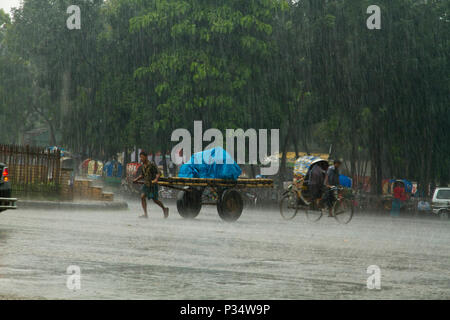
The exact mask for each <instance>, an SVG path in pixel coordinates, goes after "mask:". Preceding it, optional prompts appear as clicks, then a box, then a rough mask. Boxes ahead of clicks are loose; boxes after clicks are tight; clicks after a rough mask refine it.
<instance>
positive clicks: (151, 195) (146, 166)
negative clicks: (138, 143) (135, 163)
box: [134, 151, 169, 218]
mask: <svg viewBox="0 0 450 320" xmlns="http://www.w3.org/2000/svg"><path fill="white" fill-rule="evenodd" d="M139 157H140V158H141V162H142V173H141V175H140V176H139V177H137V178H136V179H134V182H135V183H136V182H138V181H139V180H142V179H143V180H144V185H143V187H142V194H141V201H142V209H144V215H142V216H139V218H148V215H147V200H146V199H145V198H146V197H147V199H149V200H150V199H153V202H155V203H156V204H157V205H158V206H160V207H161V209H163V212H164V218H167V217H168V216H169V208H166V207H164V205H163V204H162V202H161V201H159V200H158V184H157V183H158V179H159V177H160V176H161V173H160V172H159V169H158V167H157V166H156V164H155V163H153V162H150V161H149V160H148V155H147V153H145V152H144V151H142V152H141V153H140V154H139Z"/></svg>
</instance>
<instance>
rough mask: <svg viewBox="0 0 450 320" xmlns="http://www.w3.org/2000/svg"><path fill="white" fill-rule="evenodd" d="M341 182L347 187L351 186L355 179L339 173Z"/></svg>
mask: <svg viewBox="0 0 450 320" xmlns="http://www.w3.org/2000/svg"><path fill="white" fill-rule="evenodd" d="M339 184H340V185H341V186H343V187H345V188H351V187H352V184H353V181H352V179H351V178H349V177H347V176H344V175H343V174H340V175H339Z"/></svg>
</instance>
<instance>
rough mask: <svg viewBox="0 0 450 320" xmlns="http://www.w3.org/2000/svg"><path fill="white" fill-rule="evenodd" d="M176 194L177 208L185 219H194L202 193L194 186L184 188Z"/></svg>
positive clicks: (197, 212) (198, 210)
mask: <svg viewBox="0 0 450 320" xmlns="http://www.w3.org/2000/svg"><path fill="white" fill-rule="evenodd" d="M185 189H186V191H180V192H178V195H177V210H178V213H179V214H180V216H182V217H183V218H185V219H194V218H196V217H197V216H198V214H199V213H200V210H201V208H202V193H201V192H200V191H199V190H197V189H194V188H188V187H186V188H185Z"/></svg>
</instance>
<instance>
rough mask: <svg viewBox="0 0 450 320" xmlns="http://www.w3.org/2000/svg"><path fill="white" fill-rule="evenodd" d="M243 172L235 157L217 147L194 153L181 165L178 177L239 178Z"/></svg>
mask: <svg viewBox="0 0 450 320" xmlns="http://www.w3.org/2000/svg"><path fill="white" fill-rule="evenodd" d="M241 173H242V170H241V168H240V167H239V166H238V165H237V164H236V162H235V161H234V160H233V158H232V157H231V156H230V155H229V154H228V153H227V152H226V151H225V150H223V149H222V148H221V147H216V148H213V149H208V150H205V151H203V152H198V153H196V154H194V155H193V156H192V157H191V159H190V160H189V162H187V163H185V164H183V165H182V166H181V168H180V172H179V173H178V177H180V178H203V179H231V180H237V179H238V178H239V176H240V175H241Z"/></svg>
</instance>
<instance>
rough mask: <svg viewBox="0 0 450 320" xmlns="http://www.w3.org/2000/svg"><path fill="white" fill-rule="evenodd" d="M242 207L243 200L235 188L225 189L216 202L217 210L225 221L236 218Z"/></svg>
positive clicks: (238, 216) (233, 220) (239, 214)
mask: <svg viewBox="0 0 450 320" xmlns="http://www.w3.org/2000/svg"><path fill="white" fill-rule="evenodd" d="M243 209H244V201H243V200H242V197H241V195H240V193H239V192H238V191H236V190H232V189H229V190H225V191H224V192H223V193H222V195H221V196H220V198H219V201H218V202H217V212H218V213H219V216H220V218H221V219H222V220H223V221H226V222H235V221H236V220H238V219H239V218H240V216H241V214H242V210H243Z"/></svg>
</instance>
